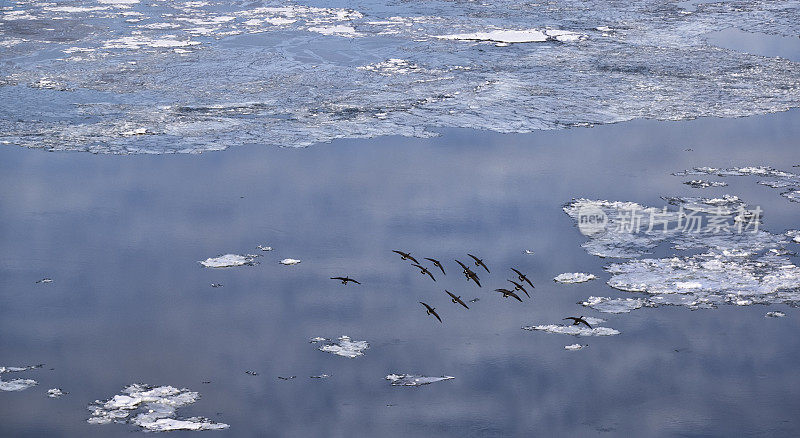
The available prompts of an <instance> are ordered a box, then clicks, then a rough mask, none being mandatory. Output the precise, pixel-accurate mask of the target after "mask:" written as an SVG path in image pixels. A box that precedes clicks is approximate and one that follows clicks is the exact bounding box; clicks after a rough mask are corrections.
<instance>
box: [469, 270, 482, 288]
mask: <svg viewBox="0 0 800 438" xmlns="http://www.w3.org/2000/svg"><path fill="white" fill-rule="evenodd" d="M468 280H472V281H474V282H475V284H477V285H478V287H482V286H481V279H480V278H478V276H477V275H475V273H474V272H473V273H472V275H470V276H469V277H468Z"/></svg>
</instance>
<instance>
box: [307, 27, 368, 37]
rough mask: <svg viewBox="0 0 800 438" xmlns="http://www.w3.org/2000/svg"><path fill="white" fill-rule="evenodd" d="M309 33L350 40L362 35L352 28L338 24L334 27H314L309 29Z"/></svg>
mask: <svg viewBox="0 0 800 438" xmlns="http://www.w3.org/2000/svg"><path fill="white" fill-rule="evenodd" d="M308 31H309V32H316V33H320V34H322V35H336V36H343V37H350V38H352V37H357V36H361V34H360V33H358V32H356V30H355V29H354V28H353V27H352V26H347V25H344V24H337V25H333V26H312V27H309V28H308Z"/></svg>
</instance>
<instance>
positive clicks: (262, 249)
mask: <svg viewBox="0 0 800 438" xmlns="http://www.w3.org/2000/svg"><path fill="white" fill-rule="evenodd" d="M258 249H260V250H261V251H272V247H271V246H264V245H258Z"/></svg>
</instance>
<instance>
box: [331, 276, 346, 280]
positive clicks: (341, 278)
mask: <svg viewBox="0 0 800 438" xmlns="http://www.w3.org/2000/svg"><path fill="white" fill-rule="evenodd" d="M331 280H339V281H345V280H346V279H345V278H344V277H331Z"/></svg>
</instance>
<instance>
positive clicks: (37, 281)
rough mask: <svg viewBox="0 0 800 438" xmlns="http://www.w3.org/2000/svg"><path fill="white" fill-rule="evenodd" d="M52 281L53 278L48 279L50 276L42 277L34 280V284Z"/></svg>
mask: <svg viewBox="0 0 800 438" xmlns="http://www.w3.org/2000/svg"><path fill="white" fill-rule="evenodd" d="M52 282H53V280H52V279H50V278H43V279H41V280H36V284H40V283H52Z"/></svg>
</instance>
